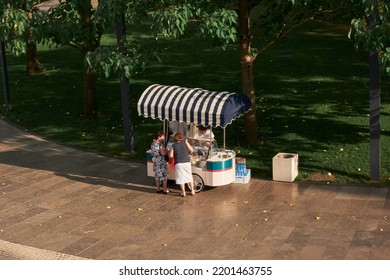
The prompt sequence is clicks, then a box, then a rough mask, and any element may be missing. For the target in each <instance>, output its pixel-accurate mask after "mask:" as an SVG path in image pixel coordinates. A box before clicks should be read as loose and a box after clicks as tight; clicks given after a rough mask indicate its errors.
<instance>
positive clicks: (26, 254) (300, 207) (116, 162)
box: [0, 120, 390, 260]
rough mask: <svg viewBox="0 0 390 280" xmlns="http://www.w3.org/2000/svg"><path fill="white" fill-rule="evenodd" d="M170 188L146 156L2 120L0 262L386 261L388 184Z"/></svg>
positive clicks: (258, 183)
mask: <svg viewBox="0 0 390 280" xmlns="http://www.w3.org/2000/svg"><path fill="white" fill-rule="evenodd" d="M270 162H271V160H270ZM170 189H171V190H172V192H171V194H169V195H162V194H157V193H156V192H155V189H154V187H153V179H152V178H149V177H147V176H146V163H143V162H132V161H127V160H122V159H116V158H112V157H106V156H102V155H98V154H94V153H89V152H85V151H82V150H78V149H74V148H71V147H67V146H64V145H60V144H57V143H54V142H52V141H47V140H45V139H42V138H40V137H37V136H35V135H33V134H30V133H29V132H28V131H23V130H20V129H19V128H16V127H15V126H13V125H10V124H9V123H7V122H5V121H4V120H0V240H1V241H0V259H114V260H115V259H117V260H120V259H130V260H131V259H157V260H158V259H171V260H175V259H183V260H184V259H185V260H190V259H219V260H224V259H226V260H227V259H241V260H245V259H273V260H282V259H300V260H302V259H304V260H306V259H315V260H322V259H331V260H339V259H355V260H369V259H390V221H389V220H390V203H389V196H390V194H389V191H388V187H383V186H347V185H338V186H334V185H331V184H329V185H327V184H322V185H321V184H300V183H283V182H273V181H266V180H258V179H253V178H252V180H251V181H250V183H248V184H231V185H227V186H221V187H215V188H208V189H206V190H204V191H203V192H201V193H198V194H196V195H195V196H194V197H191V196H187V197H186V198H182V197H180V196H179V192H180V191H179V189H178V188H177V186H175V185H174V184H170Z"/></svg>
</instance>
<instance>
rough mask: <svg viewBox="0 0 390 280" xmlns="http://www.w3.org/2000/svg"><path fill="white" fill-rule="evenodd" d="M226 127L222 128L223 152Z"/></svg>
mask: <svg viewBox="0 0 390 280" xmlns="http://www.w3.org/2000/svg"><path fill="white" fill-rule="evenodd" d="M225 140H226V127H224V128H223V150H224V151H225Z"/></svg>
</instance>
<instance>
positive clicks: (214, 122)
mask: <svg viewBox="0 0 390 280" xmlns="http://www.w3.org/2000/svg"><path fill="white" fill-rule="evenodd" d="M250 104H251V102H250V100H249V98H248V97H247V96H245V95H243V94H240V93H231V92H226V91H223V92H217V91H208V90H205V89H201V88H184V87H179V86H164V85H158V84H155V85H151V86H149V87H148V88H147V89H146V90H145V91H144V92H143V93H142V95H141V98H140V99H139V101H138V104H137V108H138V115H140V116H144V117H146V118H153V119H160V120H169V121H177V122H185V123H188V124H190V123H191V124H194V125H203V126H212V127H218V126H220V127H222V128H225V127H226V126H227V125H228V124H231V123H232V121H233V120H235V119H236V118H237V117H239V116H241V115H242V114H244V113H246V112H248V111H249V109H250Z"/></svg>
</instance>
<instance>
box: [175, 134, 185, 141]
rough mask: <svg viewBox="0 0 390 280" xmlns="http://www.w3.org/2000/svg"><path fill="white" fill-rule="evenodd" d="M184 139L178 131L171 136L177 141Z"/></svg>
mask: <svg viewBox="0 0 390 280" xmlns="http://www.w3.org/2000/svg"><path fill="white" fill-rule="evenodd" d="M183 139H184V135H183V134H181V133H180V132H178V133H176V134H175V136H173V140H174V141H176V142H178V141H181V140H183Z"/></svg>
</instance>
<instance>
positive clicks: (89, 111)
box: [75, 0, 99, 119]
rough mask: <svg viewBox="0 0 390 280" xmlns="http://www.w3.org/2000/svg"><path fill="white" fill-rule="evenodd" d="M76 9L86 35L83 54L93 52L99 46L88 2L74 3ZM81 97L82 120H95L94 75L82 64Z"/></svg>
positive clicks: (86, 65)
mask: <svg viewBox="0 0 390 280" xmlns="http://www.w3.org/2000/svg"><path fill="white" fill-rule="evenodd" d="M75 3H76V9H77V10H78V11H79V13H80V15H81V18H82V21H83V29H85V32H86V34H87V36H86V38H85V42H86V43H85V45H84V48H83V53H84V55H86V53H87V52H89V51H91V52H93V51H94V50H95V49H96V48H97V47H98V45H99V43H98V41H96V40H95V38H94V36H93V35H92V34H94V32H93V31H94V30H93V24H92V6H91V2H90V1H85V0H83V1H76V2H75ZM83 95H84V110H83V118H84V119H94V118H97V116H98V114H97V112H98V111H97V96H96V73H95V72H94V71H93V70H92V69H91V67H90V66H89V64H88V63H87V62H86V61H85V62H84V79H83Z"/></svg>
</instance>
